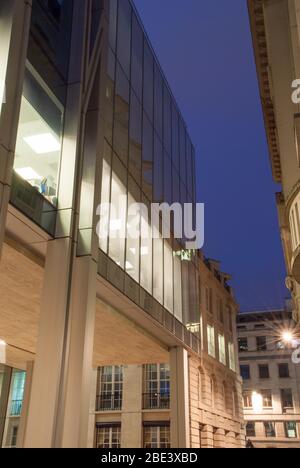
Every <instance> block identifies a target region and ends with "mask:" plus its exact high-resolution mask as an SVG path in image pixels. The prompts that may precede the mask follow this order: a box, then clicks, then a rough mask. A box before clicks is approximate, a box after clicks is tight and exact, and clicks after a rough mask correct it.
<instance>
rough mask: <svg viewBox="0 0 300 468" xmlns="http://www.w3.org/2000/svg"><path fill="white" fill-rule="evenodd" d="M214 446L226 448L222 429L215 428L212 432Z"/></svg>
mask: <svg viewBox="0 0 300 468" xmlns="http://www.w3.org/2000/svg"><path fill="white" fill-rule="evenodd" d="M214 448H226V443H225V431H224V429H216V430H215V432H214Z"/></svg>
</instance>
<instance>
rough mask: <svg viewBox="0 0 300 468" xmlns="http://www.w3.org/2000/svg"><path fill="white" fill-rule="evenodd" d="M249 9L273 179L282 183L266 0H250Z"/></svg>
mask: <svg viewBox="0 0 300 468" xmlns="http://www.w3.org/2000/svg"><path fill="white" fill-rule="evenodd" d="M248 9H249V17H250V26H251V31H252V39H253V47H254V54H255V61H256V69H257V75H258V82H259V89H260V97H261V102H262V108H263V115H264V121H265V128H266V133H267V140H268V146H269V152H270V159H271V166H272V172H273V178H274V181H275V182H277V183H281V182H282V168H281V160H280V150H279V143H278V136H277V126H276V117H275V110H274V105H273V101H272V93H271V83H270V67H269V57H268V49H267V39H266V28H265V20H264V0H248Z"/></svg>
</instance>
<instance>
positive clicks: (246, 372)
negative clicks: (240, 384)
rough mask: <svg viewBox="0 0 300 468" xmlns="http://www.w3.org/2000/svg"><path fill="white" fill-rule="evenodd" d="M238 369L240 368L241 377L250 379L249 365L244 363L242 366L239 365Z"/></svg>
mask: <svg viewBox="0 0 300 468" xmlns="http://www.w3.org/2000/svg"><path fill="white" fill-rule="evenodd" d="M240 369H241V376H242V379H243V380H250V379H251V374H250V366H247V365H244V366H241V367H240Z"/></svg>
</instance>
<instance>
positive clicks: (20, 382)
mask: <svg viewBox="0 0 300 468" xmlns="http://www.w3.org/2000/svg"><path fill="white" fill-rule="evenodd" d="M25 381H26V372H23V371H18V370H14V371H13V375H12V383H11V392H12V393H11V403H10V416H20V415H21V412H22V406H23V398H24V390H25Z"/></svg>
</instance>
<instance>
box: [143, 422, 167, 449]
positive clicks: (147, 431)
mask: <svg viewBox="0 0 300 468" xmlns="http://www.w3.org/2000/svg"><path fill="white" fill-rule="evenodd" d="M144 448H146V449H165V448H171V438H170V425H169V423H168V424H165V425H161V426H148V427H144Z"/></svg>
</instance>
